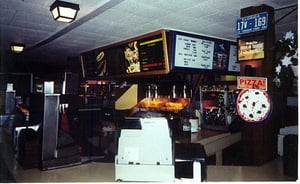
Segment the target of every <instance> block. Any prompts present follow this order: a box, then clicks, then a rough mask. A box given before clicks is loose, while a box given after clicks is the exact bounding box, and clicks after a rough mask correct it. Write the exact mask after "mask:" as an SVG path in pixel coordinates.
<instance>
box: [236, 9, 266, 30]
mask: <svg viewBox="0 0 300 184" xmlns="http://www.w3.org/2000/svg"><path fill="white" fill-rule="evenodd" d="M267 28H268V12H262V13H258V14H254V15H249V16H246V17H242V18H240V19H238V20H237V21H236V32H237V34H246V33H251V32H257V31H263V30H266V29H267Z"/></svg>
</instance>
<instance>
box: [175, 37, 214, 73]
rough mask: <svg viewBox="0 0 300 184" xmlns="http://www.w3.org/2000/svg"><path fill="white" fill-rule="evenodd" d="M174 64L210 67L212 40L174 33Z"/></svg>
mask: <svg viewBox="0 0 300 184" xmlns="http://www.w3.org/2000/svg"><path fill="white" fill-rule="evenodd" d="M175 42H176V47H175V53H176V55H175V57H176V61H177V62H176V63H175V66H178V67H187V68H199V69H212V63H213V62H212V61H213V52H214V42H213V41H209V40H204V39H199V38H193V37H189V36H183V35H176V40H175Z"/></svg>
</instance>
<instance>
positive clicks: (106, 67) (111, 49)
mask: <svg viewBox="0 0 300 184" xmlns="http://www.w3.org/2000/svg"><path fill="white" fill-rule="evenodd" d="M81 65H82V71H83V74H85V75H83V77H85V76H86V78H97V77H102V76H113V77H117V76H139V75H156V74H165V73H168V72H169V62H168V54H167V45H166V35H165V31H163V30H159V31H156V32H152V33H148V34H146V35H143V36H139V37H136V38H132V39H128V40H125V41H122V42H120V43H117V44H113V45H110V46H107V47H103V48H98V49H95V50H92V51H89V52H87V53H83V54H82V55H81Z"/></svg>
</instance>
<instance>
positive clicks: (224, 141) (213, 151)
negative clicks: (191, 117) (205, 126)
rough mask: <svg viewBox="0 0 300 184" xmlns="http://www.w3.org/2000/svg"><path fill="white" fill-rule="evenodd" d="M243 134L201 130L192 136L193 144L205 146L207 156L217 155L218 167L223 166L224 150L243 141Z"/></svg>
mask: <svg viewBox="0 0 300 184" xmlns="http://www.w3.org/2000/svg"><path fill="white" fill-rule="evenodd" d="M241 139H242V135H241V132H235V133H231V132H221V131H213V130H199V131H198V132H196V133H192V134H191V142H192V143H199V144H201V145H203V147H204V150H205V154H206V156H212V155H216V165H222V160H223V158H222V151H223V149H225V148H227V147H229V146H231V145H233V144H235V143H237V142H239V141H241Z"/></svg>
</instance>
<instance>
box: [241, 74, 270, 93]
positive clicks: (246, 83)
mask: <svg viewBox="0 0 300 184" xmlns="http://www.w3.org/2000/svg"><path fill="white" fill-rule="evenodd" d="M267 85H268V82H267V78H262V77H243V76H239V77H237V88H238V89H260V90H264V91H267V89H268V86H267Z"/></svg>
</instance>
